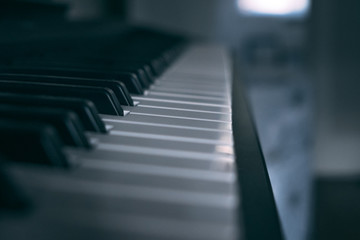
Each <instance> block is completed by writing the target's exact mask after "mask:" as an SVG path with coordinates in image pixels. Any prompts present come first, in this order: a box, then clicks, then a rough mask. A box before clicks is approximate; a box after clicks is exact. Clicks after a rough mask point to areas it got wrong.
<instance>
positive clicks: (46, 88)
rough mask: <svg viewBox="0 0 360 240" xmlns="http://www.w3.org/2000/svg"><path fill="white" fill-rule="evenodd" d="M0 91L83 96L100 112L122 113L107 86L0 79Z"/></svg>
mask: <svg viewBox="0 0 360 240" xmlns="http://www.w3.org/2000/svg"><path fill="white" fill-rule="evenodd" d="M0 92H5V93H21V94H28V95H42V96H57V97H73V98H84V99H89V100H90V101H92V102H93V103H94V104H95V106H96V107H97V109H98V110H99V112H100V113H103V114H110V115H118V116H123V115H124V111H123V109H122V108H121V105H120V103H119V101H118V100H117V98H116V96H115V95H114V92H113V91H112V90H110V89H108V88H101V87H90V86H77V85H63V84H45V83H26V82H16V81H4V80H0Z"/></svg>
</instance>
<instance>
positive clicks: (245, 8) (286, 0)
mask: <svg viewBox="0 0 360 240" xmlns="http://www.w3.org/2000/svg"><path fill="white" fill-rule="evenodd" d="M237 2H238V6H239V8H240V10H241V11H242V12H243V13H245V14H249V15H273V16H299V17H301V16H304V15H306V13H307V12H308V10H309V5H310V3H309V2H310V0H237Z"/></svg>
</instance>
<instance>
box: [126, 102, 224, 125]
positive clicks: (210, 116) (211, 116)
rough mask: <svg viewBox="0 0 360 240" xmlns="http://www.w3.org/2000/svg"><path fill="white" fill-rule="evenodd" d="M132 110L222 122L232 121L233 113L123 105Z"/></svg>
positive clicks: (135, 112)
mask: <svg viewBox="0 0 360 240" xmlns="http://www.w3.org/2000/svg"><path fill="white" fill-rule="evenodd" d="M123 108H124V109H127V110H129V111H130V112H131V114H147V115H148V114H150V115H155V116H165V117H179V118H186V119H199V120H204V121H220V122H231V114H226V113H225V114H223V113H208V112H198V111H187V110H180V109H171V108H157V107H151V106H142V105H139V106H137V107H128V106H126V107H123Z"/></svg>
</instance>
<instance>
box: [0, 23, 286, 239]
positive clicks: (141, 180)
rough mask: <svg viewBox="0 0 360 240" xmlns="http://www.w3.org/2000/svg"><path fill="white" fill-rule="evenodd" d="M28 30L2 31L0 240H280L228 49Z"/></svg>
mask: <svg viewBox="0 0 360 240" xmlns="http://www.w3.org/2000/svg"><path fill="white" fill-rule="evenodd" d="M39 25H40V26H37V25H31V26H30V27H29V26H25V27H24V26H23V25H21V24H19V25H18V23H17V22H15V23H14V22H12V23H6V22H5V23H3V24H2V29H3V30H2V31H3V32H6V33H7V34H6V35H3V37H2V39H1V46H0V48H1V58H0V136H1V139H2V140H1V146H0V155H1V171H0V178H1V182H0V184H1V185H0V186H1V189H0V192H1V195H0V207H1V210H0V239H2V240H5V239H6V240H7V239H206V240H210V239H214V240H215V239H224V240H225V239H282V234H281V230H280V227H279V221H278V216H277V212H276V207H275V203H274V199H273V196H272V190H271V186H270V182H269V180H268V175H267V170H266V166H265V163H264V160H263V157H262V154H261V149H260V147H259V144H258V140H257V136H256V133H255V131H254V127H253V123H252V120H251V116H250V115H249V112H248V110H247V107H246V103H245V99H244V96H243V95H242V94H240V93H241V92H242V91H243V89H242V88H241V83H240V82H239V80H238V77H237V76H238V74H237V72H236V68H234V65H235V63H234V61H235V58H234V56H233V54H232V53H231V52H230V51H229V50H228V49H226V48H225V47H224V46H221V45H216V44H208V43H202V42H192V41H190V40H189V39H185V38H183V37H181V36H177V35H174V34H170V33H164V32H161V31H158V30H155V29H148V28H144V27H139V26H129V25H127V24H123V23H119V22H117V21H112V22H105V23H94V22H92V23H86V22H85V23H56V26H57V27H56V28H55V29H54V28H53V26H54V25H53V24H48V23H44V22H41V23H40V24H39ZM14 26H16V28H14ZM17 29H22V30H21V31H20V32H17V31H13V30H17ZM235 66H236V65H235Z"/></svg>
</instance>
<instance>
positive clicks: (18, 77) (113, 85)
mask: <svg viewBox="0 0 360 240" xmlns="http://www.w3.org/2000/svg"><path fill="white" fill-rule="evenodd" d="M0 79H2V80H15V81H21V82H22V81H24V82H35V83H36V82H40V83H57V84H71V85H80V86H82V85H84V86H93V87H105V88H109V89H111V90H112V91H113V92H114V94H115V95H116V97H117V98H118V100H119V102H120V104H122V105H125V106H134V102H133V101H132V99H131V97H129V94H128V93H127V89H126V87H125V86H124V85H123V84H122V83H120V82H116V81H111V80H105V81H104V80H102V81H100V80H96V79H85V78H71V77H51V76H44V75H27V74H6V73H0Z"/></svg>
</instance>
